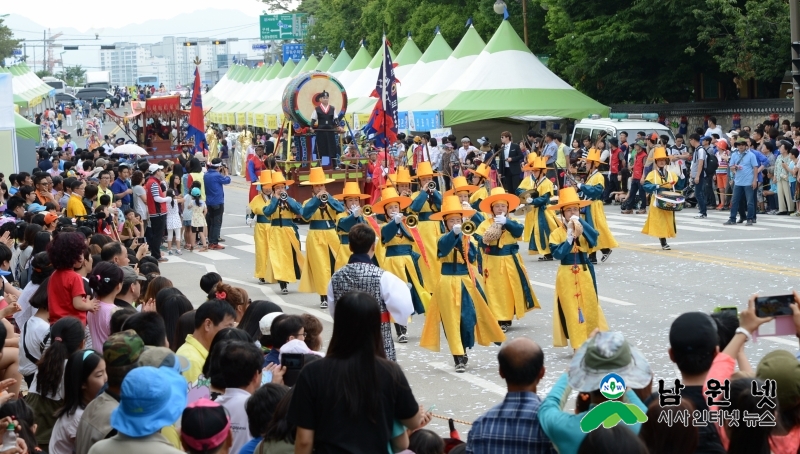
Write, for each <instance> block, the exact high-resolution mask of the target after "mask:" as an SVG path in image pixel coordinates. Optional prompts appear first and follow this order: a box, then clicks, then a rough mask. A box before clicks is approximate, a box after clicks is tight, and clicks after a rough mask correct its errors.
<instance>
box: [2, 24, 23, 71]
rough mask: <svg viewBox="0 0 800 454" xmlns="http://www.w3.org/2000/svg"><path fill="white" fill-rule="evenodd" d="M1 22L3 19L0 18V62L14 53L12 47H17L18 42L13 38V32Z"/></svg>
mask: <svg viewBox="0 0 800 454" xmlns="http://www.w3.org/2000/svg"><path fill="white" fill-rule="evenodd" d="M3 22H4V21H3V19H0V62H2V60H3V59H4V58H8V57H11V56H12V55H14V49H16V48H18V47H19V43H20V41H19V40H17V39H14V33H13V32H12V31H11V29H10V28H8V27H7V26H5V25H4V24H3Z"/></svg>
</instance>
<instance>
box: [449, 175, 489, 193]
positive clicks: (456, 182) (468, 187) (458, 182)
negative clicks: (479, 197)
mask: <svg viewBox="0 0 800 454" xmlns="http://www.w3.org/2000/svg"><path fill="white" fill-rule="evenodd" d="M478 189H480V188H478V187H477V186H475V185H474V184H468V183H467V177H455V178H453V188H452V189H449V190H447V191H445V193H444V195H456V193H457V192H461V191H467V192H469V193H470V194H472V193H473V192H475V191H477V190H478Z"/></svg>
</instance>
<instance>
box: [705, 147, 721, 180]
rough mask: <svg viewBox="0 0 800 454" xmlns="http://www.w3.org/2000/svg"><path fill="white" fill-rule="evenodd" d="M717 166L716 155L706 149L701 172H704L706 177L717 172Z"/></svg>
mask: <svg viewBox="0 0 800 454" xmlns="http://www.w3.org/2000/svg"><path fill="white" fill-rule="evenodd" d="M717 168H719V160H718V159H717V155H716V154H711V153H709V152H708V151H706V162H705V165H704V166H703V172H705V174H706V176H707V177H708V176H711V175H714V174H715V173H717Z"/></svg>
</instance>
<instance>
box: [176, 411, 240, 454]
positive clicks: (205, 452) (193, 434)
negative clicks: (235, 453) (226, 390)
mask: <svg viewBox="0 0 800 454" xmlns="http://www.w3.org/2000/svg"><path fill="white" fill-rule="evenodd" d="M232 444H233V436H232V435H231V418H230V416H228V414H227V412H226V411H225V408H224V407H223V406H222V405H220V404H218V403H216V402H214V401H211V400H208V399H205V398H203V399H200V400H198V401H197V402H193V403H191V404H189V406H188V407H186V408H185V409H184V410H183V415H182V416H181V445H182V446H183V449H184V450H185V451H186V452H187V453H189V454H212V453H217V452H228V450H229V449H230V448H231V445H232Z"/></svg>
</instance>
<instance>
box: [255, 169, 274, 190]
mask: <svg viewBox="0 0 800 454" xmlns="http://www.w3.org/2000/svg"><path fill="white" fill-rule="evenodd" d="M271 184H272V171H271V170H262V171H261V172H259V173H258V181H256V182H255V183H253V184H252V185H251V186H270V185H271Z"/></svg>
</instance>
